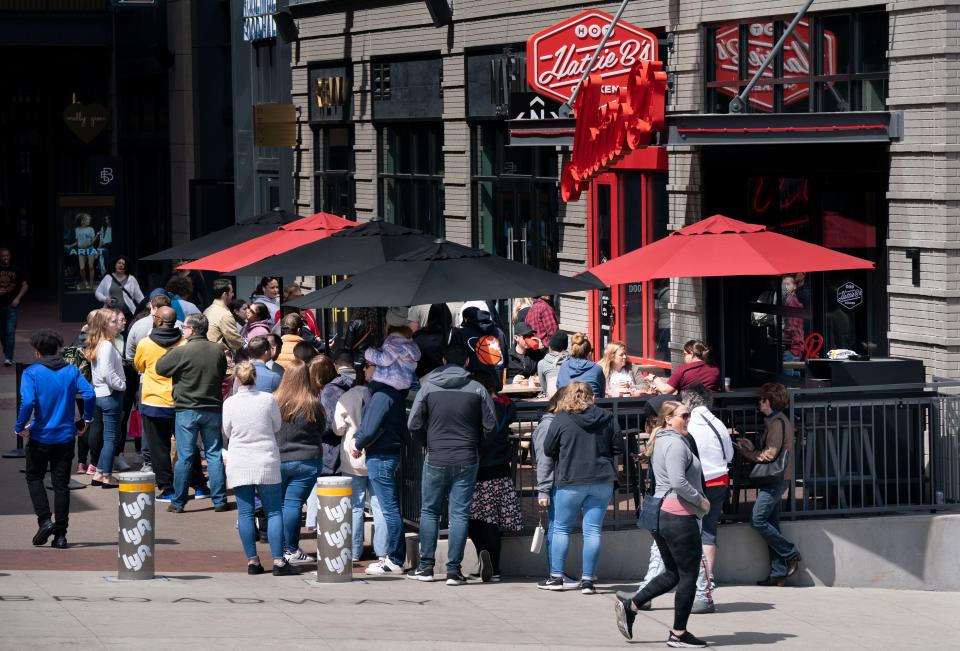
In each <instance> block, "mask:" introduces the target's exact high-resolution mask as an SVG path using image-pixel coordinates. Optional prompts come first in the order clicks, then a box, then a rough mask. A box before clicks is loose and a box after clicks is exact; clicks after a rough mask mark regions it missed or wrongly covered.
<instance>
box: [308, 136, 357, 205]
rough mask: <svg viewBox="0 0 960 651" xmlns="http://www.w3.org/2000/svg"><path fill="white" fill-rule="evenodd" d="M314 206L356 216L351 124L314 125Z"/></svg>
mask: <svg viewBox="0 0 960 651" xmlns="http://www.w3.org/2000/svg"><path fill="white" fill-rule="evenodd" d="M313 143H314V148H313V151H314V172H313V203H314V209H315V210H317V211H323V212H328V213H332V214H334V215H341V216H343V217H346V218H347V219H356V210H355V203H356V201H355V196H356V182H355V181H354V178H353V169H354V168H353V127H352V126H340V127H315V128H314V132H313Z"/></svg>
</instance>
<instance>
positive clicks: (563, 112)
mask: <svg viewBox="0 0 960 651" xmlns="http://www.w3.org/2000/svg"><path fill="white" fill-rule="evenodd" d="M810 1H811V2H813V0H810ZM628 2H630V0H623V2H621V3H620V8H619V9H617V13H616V14H615V15H614V16H613V20H612V21H610V27H609V28H608V29H607V32H606V34H604V35H603V38H602V39H600V45H598V46H597V49H596V50H594V52H593V56H592V57H590V63H588V64H587V69H586V70H584V71H583V76H582V77H580V81H578V82H577V85H576V86H574V87H573V93H572V94H571V95H570V99H569V100H567V101H566V102H565V103H564V104H563V105H562V106H561V107H560V117H562V118H566V117H570V113H571V112H572V111H573V102H574V100H576V99H577V95H578V94H579V93H580V87H581V86H583V82H585V81H586V80H587V77H589V76H590V71H591V70H593V64H595V63H596V62H597V57H599V56H600V52H601V51H602V50H603V48H604V46H605V45H606V44H607V41H609V40H610V35H611V34H613V28H614V27H616V26H617V23H618V22H620V17H621V16H623V12H624V10H625V9H626V8H627V3H628Z"/></svg>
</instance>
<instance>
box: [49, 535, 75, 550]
mask: <svg viewBox="0 0 960 651" xmlns="http://www.w3.org/2000/svg"><path fill="white" fill-rule="evenodd" d="M50 546H51V547H53V548H54V549H66V548H67V547H69V546H70V545H68V544H67V536H66V534H62V533H58V534H57V535H56V536H54V537H53V542H52V543H50Z"/></svg>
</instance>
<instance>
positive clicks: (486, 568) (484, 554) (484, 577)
mask: <svg viewBox="0 0 960 651" xmlns="http://www.w3.org/2000/svg"><path fill="white" fill-rule="evenodd" d="M479 556H480V580H481V581H483V582H484V583H488V582H489V581H490V577H492V576H493V560H492V559H491V558H490V552H488V551H487V550H486V549H482V550H480V554H479Z"/></svg>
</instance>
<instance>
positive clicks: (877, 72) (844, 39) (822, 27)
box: [707, 10, 887, 113]
mask: <svg viewBox="0 0 960 651" xmlns="http://www.w3.org/2000/svg"><path fill="white" fill-rule="evenodd" d="M786 25H787V21H783V20H770V19H767V20H764V19H760V20H753V21H750V22H747V23H726V24H723V25H718V26H716V27H713V28H710V29H709V30H708V34H707V47H708V48H709V52H708V56H707V61H708V62H709V64H710V65H709V69H708V71H707V110H708V112H711V113H726V112H727V111H728V110H729V103H730V99H731V98H733V97H735V96H736V95H737V94H738V93H739V92H740V90H741V89H742V88H743V87H744V86H745V85H746V84H747V83H748V81H749V80H750V78H751V77H752V76H753V75H754V73H756V71H757V70H759V69H760V65H761V63H762V62H763V61H764V60H765V59H766V57H767V55H768V54H769V53H770V51H771V50H772V49H773V45H774V43H776V42H777V40H778V39H779V38H780V36H781V35H782V34H783V32H784V30H785V29H786ZM886 50H887V15H886V13H885V12H883V11H877V10H873V11H863V12H854V13H844V14H829V15H811V16H808V17H807V18H805V19H804V20H801V21H800V23H799V24H798V25H797V27H796V29H795V30H794V32H793V33H792V34H791V35H790V36H788V38H787V40H786V42H785V43H784V46H783V49H782V50H781V52H780V53H779V54H778V55H777V56H776V57H775V58H774V61H773V62H772V63H771V65H770V66H769V67H768V68H767V69H766V70H765V71H764V73H763V75H762V76H761V78H760V80H759V81H758V82H757V84H756V85H755V86H754V87H753V89H752V90H751V92H750V96H749V99H748V102H747V105H748V109H747V110H749V111H752V112H757V113H771V112H776V113H795V112H834V111H861V110H884V109H885V98H886V79H887V58H886Z"/></svg>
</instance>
